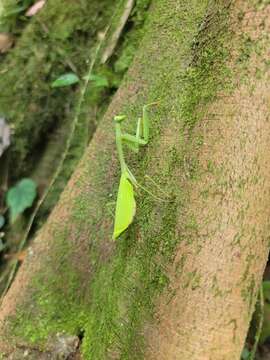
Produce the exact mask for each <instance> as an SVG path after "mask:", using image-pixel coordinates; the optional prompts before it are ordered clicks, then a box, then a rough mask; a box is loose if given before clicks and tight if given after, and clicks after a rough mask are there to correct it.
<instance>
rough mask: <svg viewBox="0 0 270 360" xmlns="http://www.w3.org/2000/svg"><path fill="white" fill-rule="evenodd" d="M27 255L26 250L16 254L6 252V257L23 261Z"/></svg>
mask: <svg viewBox="0 0 270 360" xmlns="http://www.w3.org/2000/svg"><path fill="white" fill-rule="evenodd" d="M26 255H27V253H26V251H20V252H17V253H15V254H5V255H4V258H5V259H6V260H18V261H23V260H24V259H25V257H26Z"/></svg>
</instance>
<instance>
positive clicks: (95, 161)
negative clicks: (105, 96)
mask: <svg viewBox="0 0 270 360" xmlns="http://www.w3.org/2000/svg"><path fill="white" fill-rule="evenodd" d="M250 14H251V15H250ZM267 14H269V5H268V6H267V5H262V4H259V2H257V1H248V2H246V1H240V0H238V1H236V2H233V3H232V2H231V1H210V2H209V1H206V0H205V1H202V0H200V1H199V0H192V1H189V2H188V4H187V2H186V1H183V0H158V1H155V2H154V3H153V4H152V6H151V8H150V12H149V15H150V17H149V21H148V24H147V26H146V29H145V37H144V40H143V42H142V45H141V48H140V50H139V51H138V53H137V56H136V59H135V61H134V64H133V66H132V67H131V69H130V71H129V73H128V76H127V77H126V79H125V81H124V83H123V85H122V86H121V88H120V90H119V91H118V93H117V94H116V96H115V97H114V100H113V102H112V104H111V106H110V108H109V110H108V112H107V114H106V115H105V117H104V119H103V120H102V123H101V124H100V126H99V128H98V130H97V132H96V133H95V136H94V138H93V140H92V142H91V144H90V146H89V148H88V149H87V151H86V153H85V155H84V157H83V159H82V160H81V162H80V164H79V166H78V168H77V170H76V171H75V173H74V175H73V177H72V179H71V180H70V182H69V183H68V185H67V188H66V190H65V191H64V193H63V195H62V197H61V199H60V201H59V204H58V205H57V207H56V208H55V210H54V211H53V212H52V214H51V216H50V218H49V220H48V222H47V223H46V224H45V226H44V227H43V228H42V230H41V231H40V233H39V234H38V236H37V238H36V240H35V242H34V243H33V245H32V246H31V249H30V250H29V253H28V256H27V258H26V260H25V261H24V263H23V265H22V267H21V269H20V270H19V273H18V275H17V277H16V279H15V281H14V283H13V285H12V287H11V289H10V291H9V292H8V294H7V295H6V297H5V299H4V301H3V304H2V308H1V312H0V319H1V332H0V335H1V344H0V349H1V351H2V353H5V354H10V353H13V354H16V352H18V351H21V349H28V350H29V351H30V352H31V349H32V351H33V352H34V351H49V350H48V349H49V345H48V344H49V343H51V341H53V338H54V337H55V335H56V333H58V332H66V333H67V334H69V335H81V336H82V335H83V341H82V347H81V351H82V354H83V358H84V359H95V360H97V359H111V358H113V359H115V358H117V359H118V358H119V359H120V358H121V359H143V358H146V359H148V358H149V359H150V358H151V359H152V358H153V359H157V358H158V359H168V358H170V359H173V358H180V359H183V360H185V359H188V360H189V359H191V358H192V359H194V360H195V359H215V360H218V359H220V360H221V359H225V360H227V359H228V360H231V359H239V357H240V352H241V348H242V346H243V342H244V338H245V335H246V332H247V328H248V324H249V320H250V317H251V314H252V311H253V308H254V302H255V300H256V296H257V289H258V286H259V284H260V281H261V278H262V272H263V268H264V265H265V262H266V258H267V254H268V245H269V244H268V229H269V218H270V217H269V215H270V214H269V206H268V204H269V196H270V175H269V174H270V171H269V170H270V169H269V164H270V162H269V156H268V152H267V148H268V144H269V140H270V139H269V134H270V128H269V127H270V122H269V118H268V109H267V103H269V98H267V94H268V93H269V71H267V70H269V62H268V61H267V60H268V59H267V56H266V49H267V31H265V30H266V29H269V20H267ZM268 19H269V18H268ZM258 23H259V24H260V26H257V25H258ZM157 100H158V101H159V102H160V105H159V106H158V108H157V109H155V110H152V111H151V114H150V119H151V141H150V144H149V146H148V147H147V148H146V149H145V151H144V152H143V153H142V154H141V155H139V156H130V157H129V158H128V162H129V164H130V167H131V168H132V170H133V173H135V174H136V177H137V179H138V181H139V182H142V181H143V179H144V175H145V174H149V175H150V176H151V177H152V178H153V179H154V181H155V182H156V183H158V184H159V186H160V187H161V188H162V190H163V191H164V192H165V193H167V194H168V196H169V201H164V202H158V201H157V200H156V199H154V198H152V197H151V196H149V195H147V194H139V195H138V196H137V215H136V218H135V221H134V224H132V226H130V228H129V229H128V231H127V232H126V233H125V234H124V235H123V236H122V237H121V238H119V239H118V240H117V242H112V240H111V236H112V225H113V217H112V216H111V213H110V211H109V209H108V206H109V203H110V202H111V199H112V198H115V196H116V191H117V183H118V181H119V165H118V161H117V157H116V153H115V144H114V131H113V127H112V118H113V116H114V115H115V114H119V113H124V114H126V115H128V119H130V121H129V122H128V123H127V124H126V126H127V129H128V130H129V131H131V129H133V128H134V127H135V123H136V118H137V117H138V116H139V115H140V113H141V109H142V106H143V105H144V104H146V103H148V102H151V101H157ZM242 113H243V114H242ZM165 200H167V199H165ZM162 292H164V293H163V294H161V293H162ZM167 293H168V294H169V295H168V296H169V298H168V297H167ZM164 294H165V295H164ZM157 299H159V304H160V305H158V306H157V301H158V300H157ZM164 299H165V300H166V301H164ZM224 309H226V311H224ZM153 315H156V317H158V319H159V321H157V322H155V321H154V320H153V319H155V317H153ZM167 319H168V323H166V320H167ZM167 331H168V332H169V337H168V338H167V337H166V333H167ZM152 335H154V336H152ZM156 339H158V340H159V341H157V342H155V340H156ZM51 356H53V354H52V355H51Z"/></svg>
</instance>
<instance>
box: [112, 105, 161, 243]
mask: <svg viewBox="0 0 270 360" xmlns="http://www.w3.org/2000/svg"><path fill="white" fill-rule="evenodd" d="M155 104H157V103H156V102H155V103H151V104H147V105H145V106H144V107H143V113H142V118H139V119H138V122H137V130H136V135H130V134H127V133H124V132H122V129H121V123H122V122H123V121H124V120H125V119H126V116H125V115H118V116H115V117H114V122H115V135H116V147H117V153H118V157H119V161H120V166H121V179H120V184H119V188H118V194H117V201H116V210H115V220H114V231H113V239H114V240H115V239H117V238H118V237H119V236H120V235H121V234H122V232H124V231H125V230H126V229H127V228H128V227H129V225H130V224H131V223H132V221H133V218H134V216H135V212H136V201H135V196H134V187H135V188H136V187H138V185H139V184H138V182H137V180H136V179H135V177H134V175H133V174H132V173H131V171H130V170H129V168H128V166H127V164H126V162H125V157H124V150H123V145H127V146H128V147H129V148H130V149H131V150H132V151H134V152H136V153H138V151H139V147H140V145H146V144H147V143H148V141H149V118H148V107H149V106H152V105H155Z"/></svg>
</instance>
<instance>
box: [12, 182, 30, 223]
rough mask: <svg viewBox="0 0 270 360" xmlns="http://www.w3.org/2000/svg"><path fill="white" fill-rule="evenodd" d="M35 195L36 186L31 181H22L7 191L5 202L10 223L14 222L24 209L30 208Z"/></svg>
mask: <svg viewBox="0 0 270 360" xmlns="http://www.w3.org/2000/svg"><path fill="white" fill-rule="evenodd" d="M36 194H37V191H36V184H35V182H34V181H33V180H31V179H23V180H21V181H20V182H19V183H18V184H17V185H16V186H14V187H12V188H11V189H9V190H8V192H7V197H6V202H7V206H8V207H9V210H10V217H11V222H14V221H15V220H16V218H17V217H18V215H19V214H21V213H22V212H23V211H24V210H25V209H27V208H29V207H31V206H32V204H33V202H34V200H35V197H36Z"/></svg>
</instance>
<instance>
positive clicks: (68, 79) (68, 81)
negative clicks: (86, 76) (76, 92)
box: [52, 73, 80, 88]
mask: <svg viewBox="0 0 270 360" xmlns="http://www.w3.org/2000/svg"><path fill="white" fill-rule="evenodd" d="M79 81H80V79H79V78H78V76H77V75H76V74H74V73H67V74H64V75H61V76H59V78H57V79H56V80H55V81H54V82H53V83H52V88H59V87H66V86H70V85H74V84H77V83H78V82H79Z"/></svg>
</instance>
